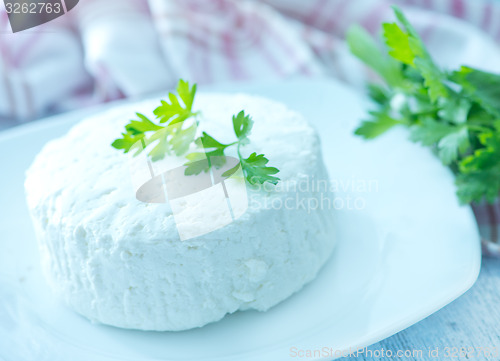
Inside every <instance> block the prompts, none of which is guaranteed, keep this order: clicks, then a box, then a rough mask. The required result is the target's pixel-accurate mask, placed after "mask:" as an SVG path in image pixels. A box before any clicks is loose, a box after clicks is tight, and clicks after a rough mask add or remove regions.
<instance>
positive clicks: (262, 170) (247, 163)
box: [241, 152, 280, 184]
mask: <svg viewBox="0 0 500 361" xmlns="http://www.w3.org/2000/svg"><path fill="white" fill-rule="evenodd" d="M267 163H269V159H267V158H266V157H265V156H264V154H257V153H255V152H254V153H252V154H250V156H249V157H248V158H245V159H241V165H242V168H243V171H244V172H245V176H246V179H247V180H248V182H249V183H250V184H257V183H258V184H264V183H265V182H269V183H272V184H278V181H279V180H280V179H279V178H277V177H273V175H274V174H276V173H278V172H279V170H278V169H277V168H274V167H267Z"/></svg>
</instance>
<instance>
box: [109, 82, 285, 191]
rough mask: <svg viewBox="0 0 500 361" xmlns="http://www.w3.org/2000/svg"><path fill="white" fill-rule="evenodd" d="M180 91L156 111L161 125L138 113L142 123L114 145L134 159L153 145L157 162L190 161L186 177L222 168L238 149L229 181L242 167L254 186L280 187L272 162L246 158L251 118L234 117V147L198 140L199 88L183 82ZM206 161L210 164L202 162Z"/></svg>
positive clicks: (254, 155)
mask: <svg viewBox="0 0 500 361" xmlns="http://www.w3.org/2000/svg"><path fill="white" fill-rule="evenodd" d="M176 90H177V95H176V94H174V93H169V94H168V101H166V100H162V101H161V105H160V106H158V107H157V108H156V109H155V110H154V111H153V113H154V115H155V116H156V119H157V120H158V123H159V124H157V123H154V122H153V121H151V120H150V119H149V118H147V117H146V116H145V115H144V114H141V113H136V115H137V117H138V118H139V119H134V120H131V121H130V122H129V123H128V124H127V125H126V126H125V132H123V133H122V137H121V138H119V139H116V140H115V141H114V142H113V143H112V144H111V145H112V146H113V147H114V148H116V149H120V150H123V151H124V152H125V153H128V152H130V151H135V153H134V156H136V155H138V154H140V153H141V152H142V151H143V150H144V149H146V148H148V147H149V146H150V145H151V147H149V148H151V150H150V151H149V153H148V155H149V156H150V157H151V160H152V161H153V162H154V161H158V160H161V159H163V158H165V156H167V155H171V154H175V155H176V156H185V157H186V159H187V163H186V164H185V165H186V166H187V167H186V170H185V174H186V175H194V174H199V173H201V172H208V171H209V170H210V169H211V168H212V167H215V168H220V167H222V166H223V165H224V164H225V163H226V158H225V156H226V154H225V152H226V151H227V149H228V148H230V147H236V153H237V155H238V158H239V161H240V162H239V164H238V165H236V166H235V167H233V168H232V169H229V170H228V171H226V172H225V173H224V174H223V176H225V177H229V176H230V175H232V174H234V173H235V172H236V171H237V170H238V169H239V167H240V165H241V168H242V170H243V173H244V175H245V178H246V180H247V182H248V183H249V184H251V185H256V184H264V183H265V182H269V183H272V184H277V183H278V181H279V180H280V179H279V178H278V177H275V176H274V175H275V174H276V173H278V172H279V170H278V169H277V168H274V167H268V166H267V164H268V163H269V159H267V158H266V157H265V155H264V154H257V153H256V152H253V153H252V154H250V155H249V156H248V157H244V156H243V155H242V152H241V148H242V147H243V146H245V145H247V144H248V143H249V139H248V136H249V135H250V132H251V130H252V127H253V120H252V118H250V116H249V115H245V112H244V111H241V112H239V113H238V114H237V115H234V116H233V118H232V123H233V130H234V134H235V136H236V141H234V142H232V143H229V144H223V143H221V142H219V141H217V140H216V139H215V138H214V137H212V136H211V135H209V134H207V133H206V132H203V133H202V135H201V136H199V137H196V130H197V126H198V125H199V120H198V115H199V114H200V113H199V112H194V111H193V104H194V99H195V96H196V84H194V85H193V86H190V85H189V83H188V82H186V81H184V80H182V79H181V80H179V83H178V85H177V89H176ZM190 118H193V119H195V122H191V123H190V122H187V120H188V119H190ZM193 144H194V145H196V146H197V147H198V148H199V151H196V152H192V153H189V154H187V153H188V151H189V149H190V148H191V145H193ZM204 159H207V160H208V162H203V161H200V160H204Z"/></svg>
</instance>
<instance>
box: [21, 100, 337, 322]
mask: <svg viewBox="0 0 500 361" xmlns="http://www.w3.org/2000/svg"><path fill="white" fill-rule="evenodd" d="M157 104H158V100H157V99H154V100H149V101H144V102H141V103H135V104H128V105H122V106H119V107H115V108H113V109H112V110H109V111H106V112H104V113H101V114H99V115H96V116H93V117H90V118H88V119H85V120H83V121H82V122H81V123H79V124H78V125H76V126H74V127H73V129H72V130H71V131H70V132H69V133H68V134H67V135H65V136H64V137H62V138H59V139H56V140H53V141H51V142H49V143H48V144H47V145H46V146H45V147H44V148H43V150H42V151H41V152H40V154H39V155H38V156H37V157H36V159H35V161H34V163H33V165H32V166H31V168H30V169H29V170H28V172H27V179H26V184H25V188H26V196H27V202H28V206H29V209H30V213H31V216H32V219H33V222H34V225H35V229H36V233H37V237H38V244H39V248H40V254H41V262H42V266H43V269H44V273H45V275H46V278H47V280H48V283H49V285H50V286H51V288H52V289H53V290H54V292H56V293H57V294H58V295H60V296H61V297H62V298H63V299H64V300H65V301H66V303H67V304H68V305H70V307H72V308H73V309H74V310H75V311H77V312H78V313H80V314H82V315H84V316H85V317H87V318H89V319H90V320H92V321H94V322H100V323H104V324H108V325H113V326H117V327H124V328H133V329H141V330H158V331H164V330H186V329H190V328H194V327H200V326H203V325H205V324H207V323H210V322H214V321H217V320H220V319H221V318H222V317H224V315H226V314H227V313H232V312H235V311H238V310H246V309H256V310H260V311H265V310H267V309H269V308H270V307H272V306H274V305H276V304H278V303H279V302H281V301H283V300H284V299H286V298H287V297H289V296H290V295H292V294H293V293H294V292H296V291H298V290H300V289H301V288H302V287H303V286H304V285H305V284H306V283H307V282H309V281H311V280H312V279H313V278H314V277H315V276H316V274H317V272H318V271H319V269H320V268H321V266H322V265H323V264H324V263H325V261H326V260H327V259H328V257H329V256H330V254H331V252H332V250H333V247H334V244H335V236H334V232H333V228H334V227H333V221H334V218H333V217H332V210H333V206H332V194H331V193H330V191H329V189H328V185H327V179H328V176H327V172H326V170H325V168H324V165H323V161H322V156H321V151H320V141H319V138H318V135H317V134H316V132H315V131H314V129H313V128H312V127H311V125H310V124H309V123H308V122H307V121H306V120H305V119H304V118H303V117H302V116H301V115H300V114H298V113H296V112H293V111H291V110H289V109H287V108H286V107H285V106H284V105H282V104H279V103H276V102H274V101H270V100H267V99H264V98H260V97H254V96H248V95H242V94H236V95H225V94H199V95H198V96H197V99H196V101H195V108H196V109H200V110H201V111H202V115H201V118H200V125H199V127H200V128H201V130H206V131H207V132H208V133H210V134H211V135H213V136H214V137H215V138H216V139H219V138H220V140H221V141H227V142H231V141H234V139H235V138H234V133H233V128H232V123H231V119H232V115H233V114H237V113H238V112H239V111H241V110H243V109H244V110H245V112H246V113H247V114H250V115H251V117H252V118H253V120H254V122H255V124H254V127H253V130H252V133H251V135H250V143H249V144H248V145H246V146H245V147H243V148H242V153H244V155H245V156H248V155H249V154H250V153H251V152H254V151H255V152H257V153H264V154H265V155H266V157H268V158H269V160H270V163H269V165H270V166H274V167H277V168H279V170H280V173H279V174H277V176H279V177H280V178H281V181H280V182H279V183H278V185H277V186H276V187H269V186H266V187H265V188H262V187H261V188H255V187H250V186H247V187H246V188H247V194H248V209H243V211H242V212H241V214H240V215H239V218H237V219H235V220H233V221H231V222H229V224H226V223H227V222H226V223H221V224H222V225H217V222H219V221H220V219H222V218H223V214H222V211H221V209H222V208H223V207H222V206H221V204H219V203H220V202H219V201H220V198H217V197H215V196H213V195H208V196H206V197H215V198H217V200H215V198H214V200H210V202H211V203H207V204H210V205H211V206H209V209H207V208H206V207H205V208H202V207H201V206H200V209H194V210H191V209H190V208H189V207H188V208H186V209H184V217H183V218H182V219H183V222H184V226H186V225H187V226H188V229H196V227H197V224H198V223H200V224H201V223H202V222H206V220H203V221H200V218H199V217H201V214H203V213H204V214H208V215H209V219H211V221H212V222H213V224H214V230H213V231H211V232H208V233H205V234H202V235H198V236H195V237H194V238H193V237H191V238H189V239H185V240H181V237H180V227H181V223H182V222H179V219H177V223H176V219H175V217H174V214H173V208H174V207H173V206H172V204H169V203H163V204H161V203H160V204H153V203H145V202H141V201H139V200H137V199H136V194H135V190H134V185H133V181H132V179H131V169H130V162H129V158H128V157H127V156H126V155H124V154H123V152H121V151H118V150H116V149H114V148H112V147H111V145H110V144H111V143H112V141H113V140H114V139H116V138H118V137H119V136H120V132H121V131H122V129H123V127H124V125H125V124H126V123H127V122H128V121H129V120H130V119H132V118H133V117H134V114H135V112H136V111H139V112H142V113H144V114H145V115H147V116H151V119H154V117H153V115H152V114H151V111H152V109H154V108H155V107H156V106H157ZM210 194H212V193H210ZM200 197H201V198H198V199H199V202H200V204H204V200H203V199H204V198H203V197H204V196H200ZM230 198H231V197H230ZM217 202H219V203H217ZM223 203H224V202H223ZM183 204H184V203H183ZM181 206H182V204H181ZM195 208H196V207H195ZM224 224H226V225H224ZM219 226H220V228H217V227H219ZM189 227H191V228H189ZM195 234H196V232H195Z"/></svg>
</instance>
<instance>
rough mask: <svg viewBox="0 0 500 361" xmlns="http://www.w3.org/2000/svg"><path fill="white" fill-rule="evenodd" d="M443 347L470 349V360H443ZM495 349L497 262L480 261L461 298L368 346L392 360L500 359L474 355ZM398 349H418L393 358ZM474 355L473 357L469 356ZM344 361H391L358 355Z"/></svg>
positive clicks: (499, 303) (498, 332)
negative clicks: (476, 274)
mask: <svg viewBox="0 0 500 361" xmlns="http://www.w3.org/2000/svg"><path fill="white" fill-rule="evenodd" d="M446 347H450V348H451V347H458V348H459V349H460V348H462V347H464V348H466V349H468V348H470V347H472V348H474V349H475V351H474V353H473V352H472V349H471V350H470V351H471V357H469V358H467V357H463V356H462V357H460V356H459V355H457V356H459V357H444V352H445V348H446ZM488 347H489V348H495V347H496V348H497V350H498V352H499V353H500V259H493V258H483V264H482V267H481V273H480V275H479V278H478V280H477V282H476V283H475V284H474V286H473V287H472V288H471V289H470V290H469V291H468V292H467V293H466V294H464V295H463V296H462V297H460V298H458V299H457V300H456V301H454V302H452V303H451V304H449V305H448V306H446V307H445V308H443V309H441V310H440V311H438V312H437V313H435V314H433V315H431V316H429V317H428V318H426V319H425V320H423V321H421V322H419V323H417V324H416V325H414V326H412V327H410V328H408V329H406V330H404V331H401V332H400V333H398V334H396V335H394V336H392V337H390V338H388V339H385V340H384V341H382V342H379V343H378V344H375V345H373V346H371V347H369V348H368V349H369V350H372V352H374V351H375V350H381V349H384V350H388V349H389V350H391V351H392V353H393V358H392V359H394V360H397V359H400V360H418V361H421V360H439V361H442V360H443V361H446V360H450V361H451V360H480V361H482V360H500V356H498V357H493V356H490V357H485V356H484V354H481V355H480V356H479V355H478V354H477V353H478V351H479V349H480V348H483V349H484V348H488ZM436 348H439V349H438V352H441V356H440V357H439V358H433V357H431V356H429V349H432V350H435V349H436ZM398 350H401V351H406V350H410V351H412V352H413V350H422V356H420V355H419V354H418V353H417V352H416V353H414V355H415V357H413V356H410V357H403V358H397V357H395V355H396V353H397V351H398ZM474 354H475V356H473V355H474ZM344 360H353V361H354V360H360V361H361V360H363V361H375V360H391V358H387V357H385V358H380V357H379V358H377V357H375V354H373V355H372V356H371V357H366V356H358V357H349V358H344Z"/></svg>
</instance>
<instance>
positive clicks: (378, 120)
mask: <svg viewBox="0 0 500 361" xmlns="http://www.w3.org/2000/svg"><path fill="white" fill-rule="evenodd" d="M370 115H372V116H373V120H367V121H364V122H363V123H362V124H361V126H360V127H359V128H358V129H356V131H355V134H356V135H360V136H362V137H364V138H365V139H373V138H376V137H378V136H380V135H382V134H383V133H385V132H386V131H388V130H389V129H391V128H392V127H393V126H395V125H396V124H399V123H400V122H399V121H398V120H396V119H393V118H391V117H390V116H389V115H388V114H387V113H385V112H370Z"/></svg>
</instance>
